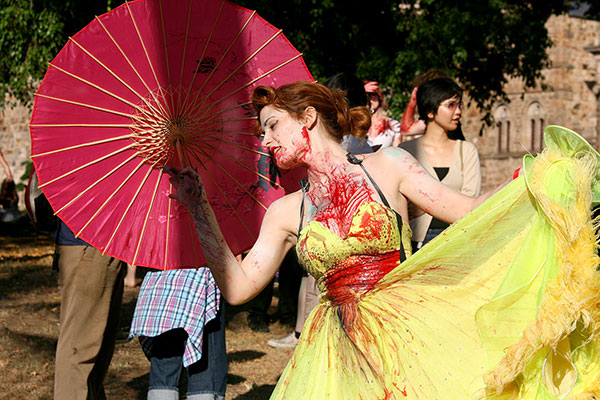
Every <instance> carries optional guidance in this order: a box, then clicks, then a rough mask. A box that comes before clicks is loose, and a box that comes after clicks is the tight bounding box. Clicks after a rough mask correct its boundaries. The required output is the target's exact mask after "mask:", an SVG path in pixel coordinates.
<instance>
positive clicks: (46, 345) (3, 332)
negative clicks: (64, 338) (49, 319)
mask: <svg viewBox="0 0 600 400" xmlns="http://www.w3.org/2000/svg"><path fill="white" fill-rule="evenodd" d="M0 336H2V337H3V338H4V339H8V340H9V341H10V342H12V343H13V345H11V346H10V347H11V348H27V349H28V354H37V355H38V356H40V357H42V358H53V357H54V353H55V351H56V342H57V339H56V338H55V337H48V336H42V335H29V334H25V333H20V332H14V331H12V330H10V329H9V328H0Z"/></svg>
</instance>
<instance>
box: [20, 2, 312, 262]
mask: <svg viewBox="0 0 600 400" xmlns="http://www.w3.org/2000/svg"><path fill="white" fill-rule="evenodd" d="M298 80H313V78H312V76H311V74H310V72H309V71H308V69H307V67H306V65H305V64H304V61H303V60H302V57H301V54H300V53H298V51H297V50H296V49H295V48H294V47H293V46H292V45H291V44H290V43H289V42H288V40H287V39H286V38H285V37H284V35H283V34H282V33H281V31H280V30H278V29H276V28H274V27H273V26H272V25H270V24H269V23H268V22H266V21H265V20H264V19H262V18H261V17H259V16H258V15H257V14H256V13H255V12H253V11H250V10H247V9H245V8H242V7H239V6H236V5H234V4H232V3H230V2H227V1H220V0H204V1H193V0H177V1H164V0H162V1H161V0H137V1H132V2H127V3H125V4H124V5H122V6H120V7H118V8H116V9H114V10H113V11H111V12H109V13H107V14H104V15H102V16H100V17H97V18H96V19H95V20H94V21H92V22H91V23H90V24H89V25H88V26H86V27H85V28H84V29H83V30H81V31H80V32H79V33H78V34H77V35H75V36H74V37H73V38H71V39H70V40H69V42H68V43H67V44H66V45H65V47H64V48H63V49H62V50H61V52H60V53H59V54H58V56H57V57H56V58H55V59H54V60H53V61H52V62H51V63H50V66H49V69H48V72H47V73H46V76H45V77H44V80H43V81H42V84H41V86H40V89H39V90H38V92H37V93H36V101H35V105H34V110H33V115H32V118H31V125H30V129H31V141H32V158H33V161H34V164H35V168H36V170H37V173H38V177H39V181H40V187H41V188H42V190H43V191H44V193H45V194H46V197H47V198H48V200H49V202H50V204H51V205H52V207H53V209H54V210H55V212H56V214H57V215H58V216H59V217H60V218H61V219H62V220H63V221H64V222H65V223H66V224H67V225H68V226H69V227H70V228H71V229H72V230H73V232H74V233H75V234H76V236H78V237H81V238H82V239H84V240H85V241H87V242H88V243H90V244H91V245H93V246H94V247H96V248H98V249H99V250H101V251H102V252H105V253H107V254H111V255H113V256H115V257H117V258H119V259H122V260H124V261H127V262H128V263H130V264H134V265H140V266H147V267H153V268H160V269H172V268H182V267H197V266H201V265H204V264H205V261H204V256H203V255H202V252H201V250H200V245H199V243H198V239H197V236H196V232H195V229H194V224H193V221H192V219H191V217H190V216H189V215H188V213H187V210H186V209H185V208H184V207H182V206H181V205H180V204H179V203H178V202H177V201H175V200H171V199H169V197H168V195H169V194H170V193H172V191H173V188H172V187H171V185H170V183H169V181H168V175H167V174H166V173H164V172H163V170H162V168H161V167H162V166H163V165H174V166H178V167H179V166H180V165H181V164H183V165H190V166H192V167H194V168H196V169H197V170H198V172H199V173H200V175H201V177H202V180H203V183H204V185H205V190H206V192H207V195H208V196H209V199H210V201H211V203H212V205H213V207H214V209H215V213H216V214H217V218H218V220H219V224H220V226H221V228H222V230H223V232H224V234H225V236H226V239H227V242H228V243H229V245H230V247H231V249H232V250H233V252H234V253H239V252H241V251H243V250H246V249H248V248H249V247H250V246H251V245H252V243H253V242H254V241H255V239H256V236H257V233H258V229H259V227H260V222H261V221H262V217H263V215H264V211H265V210H266V207H267V206H268V205H269V204H270V203H271V202H272V201H274V200H275V199H277V198H279V197H281V196H282V195H283V194H285V191H286V190H285V189H288V190H295V189H296V188H295V187H289V188H288V187H286V188H285V189H284V188H283V187H282V186H281V185H280V181H279V178H278V177H277V176H276V175H277V174H276V171H275V170H274V169H273V168H270V166H271V163H272V161H271V158H270V155H269V154H268V152H267V151H265V150H264V149H263V148H261V146H260V142H259V140H258V139H257V138H256V137H255V136H253V134H252V128H253V126H254V124H255V122H256V116H255V115H254V114H253V110H252V108H251V105H250V104H249V101H248V99H249V96H250V92H251V90H252V89H253V87H255V86H258V85H272V86H280V85H282V84H285V83H289V82H294V81H298ZM291 174H294V175H295V176H296V175H299V174H298V173H297V172H291ZM287 178H289V176H288V177H287ZM286 181H291V182H295V181H296V179H286Z"/></svg>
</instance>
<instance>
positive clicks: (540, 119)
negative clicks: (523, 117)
mask: <svg viewBox="0 0 600 400" xmlns="http://www.w3.org/2000/svg"><path fill="white" fill-rule="evenodd" d="M527 118H529V123H530V127H531V128H530V136H531V147H530V149H529V151H531V152H532V153H535V152H538V151H541V150H542V148H543V147H544V110H543V108H542V105H541V104H540V103H538V102H537V101H534V102H533V103H531V104H530V105H529V108H528V109H527Z"/></svg>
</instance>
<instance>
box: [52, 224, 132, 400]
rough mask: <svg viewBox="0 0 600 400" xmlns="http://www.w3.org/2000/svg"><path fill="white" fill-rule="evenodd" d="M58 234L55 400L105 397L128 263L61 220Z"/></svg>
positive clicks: (82, 399) (56, 236)
mask: <svg viewBox="0 0 600 400" xmlns="http://www.w3.org/2000/svg"><path fill="white" fill-rule="evenodd" d="M55 238H56V245H57V258H55V264H56V265H55V268H58V284H59V287H60V295H61V303H60V330H59V334H58V344H57V347H56V361H55V374H54V399H55V400H74V399H81V400H84V399H106V395H105V393H104V386H103V380H104V377H105V375H106V372H107V371H108V367H109V365H110V361H111V359H112V356H113V352H114V348H115V339H116V336H117V332H118V331H119V318H120V310H121V302H122V300H123V285H124V284H123V279H124V277H125V271H126V269H127V267H126V265H125V263H124V262H122V261H120V260H118V259H116V258H114V257H111V256H109V255H107V254H102V253H101V252H100V251H99V250H97V249H95V248H94V247H92V246H90V245H89V244H88V243H86V242H84V241H83V240H81V239H79V238H76V237H75V235H74V234H73V232H72V231H71V229H69V227H68V226H67V225H66V224H65V223H64V222H63V221H61V220H60V219H59V222H58V229H57V231H56V234H55Z"/></svg>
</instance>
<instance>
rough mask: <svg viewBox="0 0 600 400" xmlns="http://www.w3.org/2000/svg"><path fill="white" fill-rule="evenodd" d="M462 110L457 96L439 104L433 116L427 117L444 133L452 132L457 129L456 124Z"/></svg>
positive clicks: (461, 104)
mask: <svg viewBox="0 0 600 400" xmlns="http://www.w3.org/2000/svg"><path fill="white" fill-rule="evenodd" d="M462 108H463V103H462V100H461V99H460V98H459V97H458V96H453V97H450V98H449V99H446V100H444V101H442V102H441V103H440V106H439V107H438V109H437V112H436V113H435V115H433V114H432V113H430V114H429V115H428V116H429V118H432V119H433V122H434V123H436V124H437V125H439V126H440V127H442V128H443V129H444V130H445V131H453V130H455V129H456V128H457V127H458V123H459V122H460V117H461V116H462Z"/></svg>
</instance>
